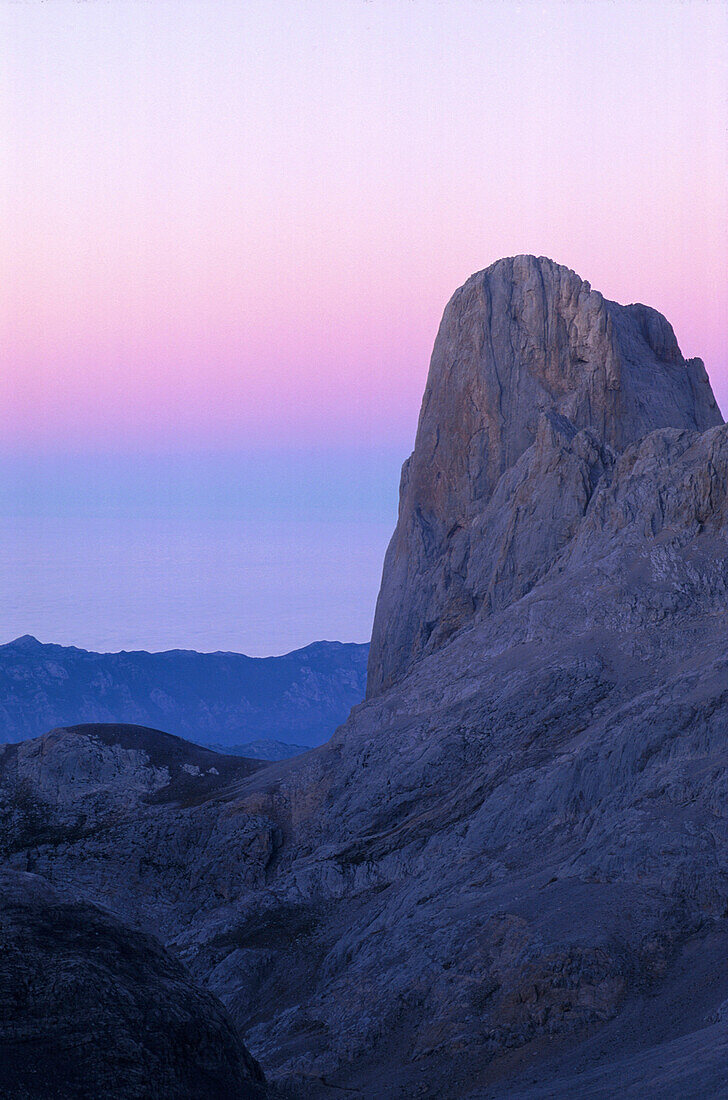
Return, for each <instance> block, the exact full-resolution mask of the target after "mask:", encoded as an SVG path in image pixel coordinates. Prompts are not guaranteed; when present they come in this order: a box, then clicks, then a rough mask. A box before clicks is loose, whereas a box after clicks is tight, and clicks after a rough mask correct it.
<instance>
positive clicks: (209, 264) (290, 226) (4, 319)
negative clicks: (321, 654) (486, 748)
mask: <svg viewBox="0 0 728 1100" xmlns="http://www.w3.org/2000/svg"><path fill="white" fill-rule="evenodd" d="M727 45H728V6H727V5H726V4H725V3H722V2H719V0H715V2H712V3H711V2H706V3H702V2H701V3H697V2H696V3H682V2H680V3H674V2H670V0H660V2H659V3H658V2H655V3H652V2H650V0H641V2H640V3H633V2H632V0H622V2H619V0H617V2H611V3H607V2H602V3H598V2H596V3H595V2H592V3H590V2H583V3H579V2H570V3H566V2H564V3H558V2H555V0H554V2H551V3H548V4H538V3H523V4H506V3H501V2H495V0H494V2H492V3H488V2H486V0H472V2H471V0H458V2H453V3H441V2H434V0H433V2H427V0H415V2H405V0H402V2H399V0H373V2H358V0H347V2H341V0H336V2H333V0H332V2H329V3H323V2H316V0H305V2H304V0H301V2H297V3H287V2H285V0H278V2H277V3H275V4H271V3H270V0H266V2H255V0H247V2H246V3H245V4H240V3H238V2H234V3H233V2H230V3H227V2H225V0H215V2H208V0H198V2H196V3H186V2H184V0H173V2H164V0H155V2H154V3H144V2H141V0H119V2H117V3H103V2H100V0H99V2H89V3H76V2H66V0H53V3H42V2H37V3H34V2H32V0H31V2H28V3H7V4H4V5H2V6H0V49H2V53H3V57H4V63H3V66H2V70H1V71H0V126H1V127H2V134H3V139H4V140H3V145H4V150H5V152H4V156H3V158H2V161H1V164H0V196H1V199H2V205H1V207H0V216H1V218H2V227H3V233H2V240H3V245H2V268H3V277H2V291H1V292H0V305H1V311H0V340H2V347H3V355H4V360H5V365H6V368H5V379H6V384H5V385H4V386H3V389H2V395H1V396H0V401H1V402H2V406H3V410H2V412H3V434H2V441H1V442H0V454H1V455H4V456H5V457H4V459H3V461H4V462H5V464H6V467H7V470H9V471H11V472H12V471H14V472H15V473H17V471H18V470H19V469H20V468H21V467H22V469H23V470H25V471H26V473H25V474H24V475H23V476H27V477H28V479H29V481H28V486H29V487H30V484H31V482H33V484H35V483H36V482H42V483H43V484H45V490H44V493H40V494H39V495H36V497H32V493H30V488H29V489H28V492H29V493H30V495H31V497H32V499H37V501H38V509H39V511H38V516H42V515H47V514H49V513H48V511H47V510H48V509H49V508H50V507H51V504H50V502H51V499H52V498H53V493H52V491H51V488H50V485H51V484H52V483H54V477H55V475H53V474H51V471H53V470H56V471H57V470H70V469H71V467H73V469H75V470H76V471H78V469H82V468H83V463H84V461H89V460H91V461H93V462H96V461H97V460H98V456H100V455H105V456H106V464H105V465H104V464H102V466H101V467H100V470H101V472H99V473H98V475H97V476H96V485H95V488H94V490H93V492H91V490H90V489H89V493H90V495H89V497H88V501H89V502H91V501H92V500H94V499H96V498H97V497H99V494H100V495H101V496H104V494H105V495H106V498H111V497H113V496H114V494H115V493H118V487H119V485H120V484H121V483H122V481H123V471H124V470H125V469H126V468H127V467H128V465H129V463H135V462H136V463H139V462H143V461H146V458H149V459H150V461H151V459H152V458H153V457H154V456H155V455H156V456H167V461H172V459H173V458H174V457H175V456H176V459H175V461H177V460H178V462H179V466H180V469H181V470H183V471H187V473H186V474H184V476H183V477H182V478H181V482H180V484H184V485H185V486H186V489H185V492H186V493H187V495H186V496H185V497H184V503H185V508H186V511H187V514H188V516H189V521H190V523H191V524H192V523H195V522H197V521H199V523H204V522H206V521H205V516H206V515H207V503H206V501H207V497H209V478H208V474H207V472H205V471H207V466H206V465H205V463H208V462H209V461H211V460H212V459H214V456H216V455H219V456H228V458H230V456H236V455H239V456H241V460H240V461H241V465H240V480H241V483H242V484H243V486H246V485H247V486H249V487H250V493H249V497H248V498H247V499H249V501H252V502H253V503H252V504H250V509H253V510H254V505H255V502H258V505H259V507H260V512H259V514H258V515H257V516H253V514H252V512H251V516H252V518H251V521H250V522H251V523H258V524H259V526H260V530H261V532H262V533H264V531H265V530H267V529H266V528H265V524H266V523H267V522H269V521H270V522H275V523H276V524H278V523H281V522H285V521H287V519H288V518H290V497H286V493H285V492H284V493H283V495H282V497H281V500H282V501H283V503H281V505H280V510H279V513H278V514H276V515H275V516H274V517H273V519H271V518H270V510H271V505H270V499H271V498H270V497H268V498H267V499H268V503H267V504H266V502H265V501H266V495H265V492H263V491H262V490H261V486H266V485H268V486H269V485H270V481H269V480H268V481H266V479H265V478H263V480H262V481H261V482H260V484H257V483H256V484H252V483H251V481H250V479H251V478H252V479H253V481H255V478H256V476H257V475H255V474H251V471H253V470H256V469H257V468H258V466H259V464H260V463H262V464H263V465H265V464H266V463H268V462H270V463H273V466H275V465H276V463H277V464H278V466H277V468H279V469H281V470H282V469H284V468H285V467H286V464H288V465H289V466H291V465H292V466H293V467H295V468H296V471H297V472H296V473H295V476H294V480H295V481H296V484H297V485H299V487H300V493H299V495H298V496H297V497H296V500H297V501H298V505H297V507H299V508H300V509H303V510H304V511H305V510H306V509H307V508H308V507H309V505H310V508H311V512H312V514H314V513H315V514H319V513H321V512H322V511H324V512H325V511H326V509H327V508H328V509H330V510H331V511H335V510H336V509H337V508H338V507H339V504H340V501H341V499H342V492H343V489H345V488H347V487H348V492H349V494H350V495H353V496H354V498H356V496H357V494H362V495H363V497H365V498H366V504H362V509H363V512H362V516H363V515H364V513H366V522H364V520H363V519H362V517H359V520H357V518H356V516H355V515H354V516H353V517H350V520H349V521H347V522H350V523H351V524H352V525H355V524H356V523H357V522H360V524H361V529H362V531H370V530H373V529H376V532H377V534H376V536H374V535H369V534H367V535H366V536H364V535H363V536H362V537H363V538H365V539H368V540H369V541H368V543H367V546H368V549H367V547H362V549H361V553H362V554H363V555H364V557H366V554H367V553H368V554H370V558H371V562H372V563H375V564H372V565H371V567H370V568H368V572H367V576H368V577H369V580H368V581H367V585H368V587H367V585H365V586H364V587H365V589H366V592H365V594H364V595H362V592H361V591H360V588H361V586H358V587H356V592H354V589H352V593H353V594H352V595H351V604H350V607H349V611H350V613H351V622H352V624H353V625H352V635H351V636H357V637H360V638H361V637H364V636H366V632H367V628H366V623H367V622H369V621H370V620H371V614H372V611H373V602H374V597H375V594H376V578H377V577H378V571H379V562H380V559H381V554H382V551H383V543H384V541H386V540H385V539H384V536H383V534H382V531H383V530H384V529H385V528H386V527H388V526H389V525H390V523H391V520H392V518H393V501H394V499H395V498H396V483H397V473H398V467H399V464H400V462H401V461H402V459H403V458H404V457H405V456H406V454H407V453H408V451H409V449H410V448H411V445H412V440H413V437H414V429H415V425H416V418H417V412H418V409H419V402H420V397H421V393H422V389H423V386H424V381H425V376H426V372H427V365H428V360H429V355H430V350H431V346H432V341H433V339H434V335H435V332H436V329H437V325H438V323H439V319H440V316H441V313H442V309H443V307H444V305H445V302H446V301H447V299H448V298H449V297H450V295H451V293H452V292H453V290H454V289H455V288H456V287H457V286H458V285H460V284H461V283H462V282H463V281H464V280H465V279H466V278H467V277H468V275H470V274H471V272H473V271H476V270H478V269H480V268H483V267H485V266H487V265H488V264H490V263H491V262H493V261H494V260H495V259H497V258H498V257H500V256H502V255H512V254H514V253H518V252H533V253H536V254H546V255H549V256H551V257H552V258H553V259H555V260H557V261H558V262H560V263H565V264H567V265H568V266H570V267H573V268H574V269H575V270H576V271H578V272H579V274H581V275H582V276H583V277H585V278H588V279H589V280H590V281H591V283H592V285H593V286H595V287H596V288H597V289H599V290H601V291H602V292H603V293H604V294H605V295H606V296H607V297H610V298H615V299H617V300H619V301H622V302H629V301H644V302H646V303H647V304H649V305H652V306H655V307H656V308H657V309H659V310H661V311H662V312H664V313H665V315H666V316H667V317H668V319H669V320H670V321H671V322H672V324H673V326H674V328H675V331H676V334H677V337H678V340H679V342H680V345H681V347H682V350H683V353H684V354H685V355H687V356H692V355H700V356H702V357H703V358H704V360H705V362H706V366H707V368H708V371H709V373H710V375H711V378H712V380H713V384H714V389H715V391H716V394H717V396H718V400H719V402H720V403H721V406H722V408H723V411H724V412H726V411H728V356H727V355H726V332H727V330H728V280H726V277H725V276H726V260H727V259H728V236H727V234H728V216H727V215H728V182H727V181H728V155H727V151H726V127H727V125H728V107H727V96H726V89H727V88H728V49H727V48H726V46H727ZM327 455H328V465H327V463H326V461H325V459H326V456H327ZM145 456H146V457H145ZM200 456H204V458H201V457H200ZM200 462H203V465H204V471H203V472H200V465H199V464H200ZM18 463H20V466H19V465H18ZM74 463H75V464H76V466H73V464H74ZM145 468H146V467H145ZM225 468H226V470H228V471H229V470H230V467H229V464H228V465H226V467H225ZM271 468H273V467H271ZM112 469H113V470H114V471H115V472H114V473H113V476H112V474H111V473H109V472H108V471H110V470H112ZM148 469H149V470H153V469H154V466H153V464H152V465H151V466H149V467H148ZM385 469H386V472H387V476H386V477H384V476H383V471H384V470H385ZM104 470H106V471H107V475H108V476H107V480H106V482H104V481H103V477H104V476H106V475H104V474H103V471H104ZM322 470H323V471H328V472H323V473H322ZM342 471H343V472H342ZM1 472H2V471H0V473H1ZM6 476H7V473H6ZM150 476H151V477H152V481H154V475H153V474H152V475H150ZM291 476H293V475H291ZM69 477H70V478H71V483H74V484H75V482H74V481H73V478H74V477H76V474H73V475H72V476H71V475H70V474H69ZM226 477H228V479H229V484H230V485H232V484H234V483H235V477H234V476H233V474H232V473H229V472H228V473H227V474H226ZM390 478H391V490H389V489H385V488H383V486H385V485H388V484H389V481H390ZM34 479H35V480H34ZM246 479H248V480H247V481H246ZM284 480H285V478H284ZM130 484H132V485H134V484H137V482H135V481H134V479H133V478H132V479H131V482H130ZM163 484H164V478H162V479H161V481H160V486H161V485H163ZM226 484H227V482H226ZM104 486H105V488H104ZM342 487H343V488H342ZM87 488H88V486H87ZM21 490H22V484H21ZM180 491H181V490H180ZM79 493H80V494H81V495H80V496H78V497H77V498H76V500H77V503H78V501H79V500H80V501H81V502H83V501H84V500H86V498H85V497H84V496H83V493H82V492H81V490H79ZM94 494H95V496H94ZM128 495H129V493H127V494H126V496H128ZM142 496H143V500H142V499H141V497H140V501H139V507H140V509H141V510H142V511H144V513H145V515H147V514H152V513H153V512H154V510H155V508H156V509H157V511H158V512H159V513H160V514H161V513H164V512H165V510H168V509H169V508H170V507H171V505H170V503H169V499H168V496H164V495H163V493H162V489H161V488H160V492H159V496H158V498H157V499H156V501H155V500H152V501H151V503H150V501H149V499H148V497H149V494H148V493H146V494H142ZM228 496H229V494H228ZM61 498H62V499H67V498H68V499H70V497H69V495H68V494H66V495H65V496H64V494H61ZM55 499H56V500H57V499H58V498H57V496H56V498H55ZM272 499H274V500H275V499H276V494H275V492H273V495H272ZM286 500H288V503H285V502H286ZM44 502H45V503H44ZM377 502H378V503H377ZM89 506H90V504H89ZM69 507H70V505H69ZM377 508H378V509H379V511H377ZM44 509H45V511H44ZM82 510H83V509H82ZM67 514H70V513H67ZM119 515H120V513H119ZM347 515H349V512H347ZM36 518H37V517H36ZM370 520H371V523H372V524H374V527H373V528H372V527H370V526H368V524H369V523H370ZM341 522H342V523H344V519H342V521H341ZM119 523H121V518H119ZM342 530H343V528H342ZM351 530H352V531H354V530H355V526H352V528H351ZM293 537H294V536H293V535H291V538H293ZM343 537H344V536H343V535H342V538H343ZM80 538H81V542H82V543H83V532H82V531H81V535H80ZM292 545H293V544H292ZM16 552H19V550H17V548H16V550H11V549H7V551H6V556H5V560H6V564H7V567H8V569H9V571H10V572H11V573H12V568H13V559H12V554H13V553H16ZM100 553H102V552H101V551H100V550H99V551H97V554H100ZM367 560H369V559H367ZM343 561H344V559H343V558H342V562H343ZM0 564H1V563H0ZM41 568H42V566H41V565H38V569H41ZM99 568H101V566H99ZM220 568H221V569H223V568H224V567H223V565H221V566H220ZM258 568H259V566H258V565H256V564H255V561H254V560H253V558H251V559H250V569H251V570H255V569H258ZM290 568H291V569H292V570H294V572H295V564H292V565H291V566H290ZM341 568H342V569H345V564H342V566H341ZM235 569H236V571H237V572H236V574H235V575H234V574H232V573H231V574H230V575H229V576H221V578H220V584H221V586H223V589H224V587H225V586H229V587H230V590H231V591H233V590H234V588H235V585H236V583H239V581H236V576H237V575H239V572H240V570H241V569H243V570H244V569H245V561H244V560H242V559H241V560H240V561H238V562H237V563H236V567H235ZM172 573H174V569H172ZM372 578H374V579H372ZM289 579H290V580H291V584H293V582H294V579H295V577H294V576H293V574H292V577H291V578H289ZM80 583H81V582H79V584H80ZM251 583H252V582H251ZM286 583H287V582H286ZM129 584H130V585H131V584H132V581H131V580H130V581H129ZM284 587H285V585H284ZM370 589H371V591H370ZM180 593H181V594H180V600H179V602H180V606H184V602H185V601H184V598H183V596H184V594H183V593H182V590H180ZM87 595H88V593H87ZM82 596H83V592H82V591H79V598H81V597H82ZM334 599H336V600H337V601H338V602H337V603H336V606H335V607H334V603H333V600H334ZM342 599H344V600H345V597H343V596H342V594H341V592H340V591H339V592H338V593H337V594H336V596H335V597H334V596H333V595H332V601H331V602H330V603H329V604H328V605H327V602H326V599H325V597H323V596H322V597H321V602H320V605H319V606H318V610H317V611H316V613H315V614H314V613H313V612H312V611H311V609H310V608H309V609H308V610H307V611H305V612H303V611H302V613H301V616H300V618H299V619H297V620H296V623H295V628H294V627H292V628H291V629H288V627H286V629H282V628H281V629H280V630H279V631H278V632H277V626H276V624H277V623H280V622H281V621H282V620H281V615H282V614H283V605H282V602H281V599H279V598H278V597H277V596H276V594H275V592H274V591H273V590H271V594H270V599H269V603H268V604H267V605H266V606H267V607H268V611H267V613H266V615H263V616H262V619H263V618H264V619H267V621H268V626H267V627H266V628H265V629H263V627H261V628H260V629H259V628H257V627H256V629H255V630H252V631H247V632H246V628H245V625H244V624H242V625H239V626H238V627H236V628H235V629H236V630H238V631H239V635H240V639H239V643H238V644H239V646H240V647H241V648H244V647H246V646H247V648H248V649H249V650H250V651H252V652H254V651H270V650H271V649H279V650H280V649H282V648H286V646H287V645H288V644H289V642H292V639H294V638H295V641H296V643H297V642H298V641H299V640H300V641H301V643H303V642H304V641H307V640H310V638H312V637H314V636H316V635H320V634H326V633H328V634H331V633H332V632H333V631H331V630H327V629H326V623H327V621H328V622H332V623H333V622H336V624H337V627H336V629H337V630H339V625H338V624H340V623H341V622H342V621H344V620H345V617H346V616H345V614H344V613H343V612H342V606H341V601H342ZM87 602H88V601H87ZM16 605H17V608H18V615H19V616H20V617H22V614H23V606H24V604H23V599H21V598H20V596H18V599H17V600H16ZM216 606H217V605H216ZM345 610H346V608H344V611H345ZM92 612H93V608H92V609H91V612H90V614H92ZM34 614H36V612H34ZM37 614H38V615H40V617H41V619H42V609H41V610H39V611H38V612H37ZM68 614H70V612H69V613H68ZM286 614H288V611H287V612H286ZM215 616H219V610H218V611H215V612H214V613H213V611H212V610H211V611H210V619H211V625H210V628H209V639H208V641H209V647H211V648H214V645H215V637H216V636H217V635H216V633H215V631H216V630H217V631H218V633H219V632H221V631H223V630H224V631H226V632H227V633H226V637H228V634H229V633H230V629H231V628H230V627H229V624H226V625H223V624H222V623H221V622H219V619H218V618H215ZM327 616H328V618H327ZM87 619H88V616H87ZM54 622H55V620H54ZM135 623H136V625H135V626H134V628H133V630H132V633H134V637H135V638H137V637H139V638H141V637H142V636H143V635H144V630H145V629H146V628H145V627H144V626H143V624H141V625H140V623H139V622H138V621H136V620H135ZM31 627H32V624H30V623H28V624H26V625H25V627H24V629H31ZM48 629H50V626H49V627H48ZM54 629H55V627H54ZM74 629H75V628H74V624H73V621H72V616H71V620H69V621H68V622H67V630H66V635H67V636H70V635H72V634H73V631H74ZM131 629H132V628H131V626H130V627H129V630H131ZM187 629H188V627H186V626H185V623H184V619H183V618H182V619H180V623H179V630H180V632H181V633H182V634H184V632H185V630H187ZM84 630H85V631H86V636H84V637H83V638H79V642H80V643H83V642H84V641H86V642H89V643H93V638H91V637H89V636H88V634H89V628H88V626H86V627H84ZM124 630H126V627H124V628H123V629H122V628H120V630H119V644H120V645H121V644H124V638H126V636H127V635H126V634H125V633H124ZM91 633H93V632H92V631H91ZM236 636H237V635H236ZM104 637H107V635H106V634H104ZM198 640H199V639H198ZM184 642H185V639H184V637H180V639H179V644H184ZM150 644H151V642H150ZM202 648H205V646H202Z"/></svg>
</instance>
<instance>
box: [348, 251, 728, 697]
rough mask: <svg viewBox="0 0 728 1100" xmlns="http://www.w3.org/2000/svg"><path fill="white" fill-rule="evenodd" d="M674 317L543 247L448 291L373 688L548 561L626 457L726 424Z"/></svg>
mask: <svg viewBox="0 0 728 1100" xmlns="http://www.w3.org/2000/svg"><path fill="white" fill-rule="evenodd" d="M721 423H722V418H721V415H720V411H719V409H718V407H717V404H716V402H715V398H714V396H713V393H712V390H711V387H710V383H709V381H708V376H707V374H706V372H705V368H704V366H703V363H702V361H701V360H700V359H687V360H686V359H684V358H683V356H682V354H681V352H680V348H679V347H678V344H677V341H676V339H675V334H674V333H673V330H672V328H671V326H670V324H669V323H668V322H667V321H666V320H665V318H664V317H663V316H662V315H661V314H659V313H657V312H656V311H655V310H653V309H650V308H648V307H647V306H643V305H628V306H621V305H618V304H617V303H616V302H609V301H607V300H606V299H605V298H604V297H603V296H602V295H601V294H600V293H598V291H595V290H592V288H591V286H590V285H589V283H588V282H585V281H584V280H583V279H581V278H579V276H578V275H576V274H575V273H574V272H573V271H570V270H569V269H568V268H566V267H562V266H560V265H559V264H555V263H553V262H552V261H551V260H548V259H546V258H544V257H540V258H538V259H537V258H536V257H534V256H516V257H513V258H509V259H503V260H499V261H498V262H497V263H495V264H493V265H492V266H491V267H489V268H488V269H487V270H486V271H481V272H479V273H478V274H476V275H473V276H472V277H471V278H470V279H468V281H467V282H466V283H465V284H464V286H462V287H461V288H460V289H459V290H457V291H456V292H455V294H454V295H453V297H452V299H451V300H450V302H449V303H448V305H447V307H446V309H445V313H444V316H443V319H442V323H441V325H440V330H439V332H438V335H437V339H436V341H435V347H434V351H433V354H432V362H431V365H430V372H429V377H428V380H427V387H426V389H425V395H424V399H423V402H422V410H421V413H420V421H419V426H418V430H417V439H416V442H415V449H414V452H413V454H412V455H411V456H410V458H409V459H408V460H407V462H406V463H405V465H404V468H403V470H402V481H401V487H400V509H399V521H398V524H397V528H396V531H395V533H394V536H393V538H392V541H391V544H390V546H389V549H388V551H387V556H386V560H385V564H384V573H383V580H382V588H381V592H380V595H379V600H378V604H377V612H376V617H375V622H374V630H373V635H372V645H371V649H370V654H369V669H368V682H367V694H368V695H369V696H372V695H375V694H376V693H378V692H379V691H381V690H382V689H383V688H386V687H387V686H389V685H391V684H392V683H394V682H395V681H396V680H397V679H398V678H399V677H401V675H402V673H403V672H404V671H405V670H406V669H407V668H408V667H410V666H411V664H412V662H413V661H414V660H415V659H416V658H417V657H418V656H420V655H422V654H423V653H427V652H432V651H433V650H434V649H436V648H438V646H440V645H441V644H442V643H443V642H444V641H446V640H447V639H448V638H449V637H451V636H452V635H453V634H454V633H455V632H456V631H458V630H459V629H460V628H461V627H462V626H463V625H465V624H466V623H468V622H469V621H470V620H471V619H472V618H473V616H475V615H477V614H479V613H489V612H491V611H493V610H494V609H497V608H499V607H503V606H506V605H507V604H508V603H510V602H511V601H512V600H513V599H518V598H519V597H520V596H522V595H523V594H524V593H525V592H527V591H528V590H529V589H530V588H531V587H532V586H533V584H534V583H535V581H536V580H537V579H538V578H539V577H540V576H542V575H543V573H544V571H545V570H546V569H547V568H548V567H549V566H550V564H551V563H552V561H553V559H554V557H555V555H556V554H557V553H558V551H559V550H560V549H561V548H562V546H563V545H564V544H565V543H566V542H567V541H568V540H569V538H570V537H571V535H572V534H573V532H574V529H575V524H576V523H577V522H578V521H579V520H580V519H581V518H582V516H583V515H584V513H585V511H586V507H587V504H588V502H589V500H590V499H591V496H592V494H593V492H594V489H595V487H596V485H597V483H598V482H600V480H602V479H603V478H604V477H605V476H606V477H609V476H610V472H611V470H612V467H613V465H614V461H615V456H616V455H617V454H619V453H620V452H622V451H623V450H624V449H625V447H627V446H628V445H629V444H631V443H634V442H635V441H637V440H639V439H641V438H643V437H644V436H645V435H647V434H648V433H649V432H651V431H653V430H655V429H657V428H685V429H692V430H696V431H705V430H706V429H707V428H710V427H712V426H714V425H717V424H721Z"/></svg>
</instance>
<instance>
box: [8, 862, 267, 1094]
mask: <svg viewBox="0 0 728 1100" xmlns="http://www.w3.org/2000/svg"><path fill="white" fill-rule="evenodd" d="M0 937H1V938H2V951H1V952H0V1051H1V1052H2V1057H0V1096H3V1097H8V1098H10V1097H14V1098H15V1100H56V1098H57V1100H70V1098H75V1100H94V1098H96V1097H99V1096H115V1097H119V1098H120V1100H122V1098H123V1100H148V1098H149V1097H170V1098H171V1097H175V1098H177V1100H205V1098H209V1100H219V1098H220V1097H222V1096H226V1097H239V1098H240V1100H245V1098H247V1100H263V1097H264V1096H265V1092H266V1090H265V1084H264V1078H263V1075H262V1073H261V1070H260V1067H259V1066H258V1065H257V1063H256V1062H255V1061H254V1060H253V1059H252V1058H251V1057H250V1055H249V1054H248V1053H247V1051H246V1050H245V1048H244V1047H243V1045H242V1043H241V1042H240V1040H239V1038H238V1036H237V1034H236V1032H235V1028H234V1027H233V1025H232V1023H231V1021H230V1019H229V1017H228V1015H227V1013H226V1012H225V1010H224V1009H223V1007H222V1005H221V1004H220V1002H219V1001H218V1000H217V998H216V997H214V996H213V995H212V994H210V993H207V992H205V991H204V990H202V989H198V988H196V987H195V986H194V984H193V983H192V981H191V980H190V978H189V975H188V974H186V973H185V971H184V969H183V967H182V966H180V964H179V963H178V962H177V961H176V960H175V959H173V958H172V957H171V956H170V955H169V954H168V953H167V952H166V951H165V950H164V949H163V948H162V947H161V946H160V944H159V943H158V942H157V941H156V940H154V939H153V938H152V937H151V936H145V935H143V934H142V933H140V932H134V931H131V930H130V929H128V928H125V927H124V926H123V925H122V924H120V922H119V921H118V920H116V919H115V918H114V917H113V916H111V915H110V914H109V913H105V912H103V911H102V910H100V909H98V908H96V907H95V906H92V905H88V904H85V903H83V902H78V901H72V900H69V899H68V898H67V897H64V896H62V895H61V894H59V892H58V891H57V890H54V889H53V888H52V887H51V886H49V885H48V883H47V882H45V881H44V880H43V879H41V878H38V877H37V876H35V875H27V874H15V873H13V872H8V871H5V872H0Z"/></svg>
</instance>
